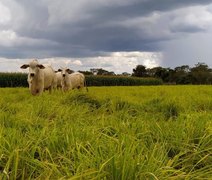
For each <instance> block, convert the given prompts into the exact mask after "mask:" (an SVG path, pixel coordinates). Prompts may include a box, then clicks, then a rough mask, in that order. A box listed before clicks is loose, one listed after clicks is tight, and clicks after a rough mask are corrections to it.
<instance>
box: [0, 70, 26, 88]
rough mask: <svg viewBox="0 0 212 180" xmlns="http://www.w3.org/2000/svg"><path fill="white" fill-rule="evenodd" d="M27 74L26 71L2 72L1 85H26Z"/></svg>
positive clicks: (0, 74)
mask: <svg viewBox="0 0 212 180" xmlns="http://www.w3.org/2000/svg"><path fill="white" fill-rule="evenodd" d="M26 86H28V83H27V74H24V73H0V87H26Z"/></svg>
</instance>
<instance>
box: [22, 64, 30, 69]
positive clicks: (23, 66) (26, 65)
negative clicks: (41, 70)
mask: <svg viewBox="0 0 212 180" xmlns="http://www.w3.org/2000/svg"><path fill="white" fill-rule="evenodd" d="M28 67H29V64H23V65H22V66H21V67H20V68H21V69H26V68H28Z"/></svg>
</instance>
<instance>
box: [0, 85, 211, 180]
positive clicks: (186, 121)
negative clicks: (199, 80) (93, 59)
mask: <svg viewBox="0 0 212 180" xmlns="http://www.w3.org/2000/svg"><path fill="white" fill-rule="evenodd" d="M211 97H212V87H211V86H143V87H90V88H89V92H88V93H86V92H84V91H81V92H78V91H71V92H69V93H65V94H63V93H61V92H60V91H56V92H53V93H52V94H48V93H47V92H46V93H43V94H42V95H41V96H31V95H30V93H29V90H28V89H27V88H10V89H9V88H4V89H0V142H1V143H0V179H114V180H116V179H210V178H211V175H212V164H211V162H212V122H211V119H212V99H211Z"/></svg>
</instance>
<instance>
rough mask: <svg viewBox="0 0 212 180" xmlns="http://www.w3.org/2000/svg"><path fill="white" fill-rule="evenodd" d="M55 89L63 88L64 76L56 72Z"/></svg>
mask: <svg viewBox="0 0 212 180" xmlns="http://www.w3.org/2000/svg"><path fill="white" fill-rule="evenodd" d="M55 87H56V88H57V89H61V88H62V74H61V72H56V85H55Z"/></svg>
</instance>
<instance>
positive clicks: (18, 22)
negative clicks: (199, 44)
mask: <svg viewBox="0 0 212 180" xmlns="http://www.w3.org/2000/svg"><path fill="white" fill-rule="evenodd" d="M210 3H211V0H202V1H199V0H187V1H185V0H178V1H176V0H160V1H155V0H132V1H129V0H115V1H114V0H90V1H87V0H78V1H76V2H72V1H69V0H61V1H56V0H37V1H34V0H2V1H1V3H0V9H1V7H2V9H4V12H3V11H2V13H3V14H1V13H0V15H1V17H0V41H1V42H0V57H5V58H31V57H37V58H45V57H46V58H48V57H72V58H74V57H75V58H84V57H94V59H95V60H96V61H97V59H96V58H95V57H98V56H108V54H110V53H112V52H123V51H124V52H125V51H128V52H130V51H141V52H152V53H154V52H159V53H160V52H161V53H164V58H163V63H168V64H176V63H175V62H173V61H169V60H168V59H173V58H171V57H172V55H176V53H175V51H174V49H178V48H180V47H178V46H181V47H182V45H181V44H182V43H184V41H185V39H186V40H187V41H189V42H192V43H194V42H195V38H196V39H198V38H201V37H202V36H200V35H199V34H202V33H205V34H207V33H208V32H210V31H211V28H212V10H211V9H212V5H211V4H210ZM5 8H6V10H5ZM3 15H4V16H3ZM3 18H4V19H3ZM197 37H198V38H197ZM204 41H205V42H206V41H207V40H204ZM189 42H188V43H186V44H187V46H185V48H188V51H187V53H192V52H191V50H192V47H193V44H192V43H189ZM206 44H207V45H208V44H209V43H206ZM205 48H207V47H205ZM185 50H186V49H185ZM185 54H186V53H185ZM208 55H210V54H208ZM181 56H183V54H181ZM190 58H192V57H191V56H190V57H189V58H188V57H187V58H185V59H190ZM111 59H113V58H112V57H111ZM182 59H183V58H182ZM82 61H83V60H82ZM99 61H101V60H99ZM188 61H189V60H188ZM102 65H103V64H102ZM107 65H108V67H109V65H110V64H107Z"/></svg>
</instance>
